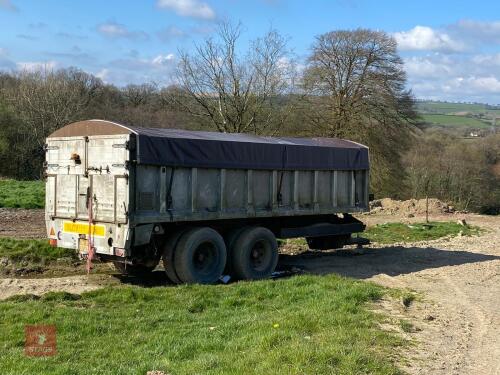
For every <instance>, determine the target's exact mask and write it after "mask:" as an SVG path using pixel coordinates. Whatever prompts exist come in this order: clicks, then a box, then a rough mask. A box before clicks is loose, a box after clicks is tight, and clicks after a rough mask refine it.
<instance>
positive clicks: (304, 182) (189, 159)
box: [46, 120, 369, 281]
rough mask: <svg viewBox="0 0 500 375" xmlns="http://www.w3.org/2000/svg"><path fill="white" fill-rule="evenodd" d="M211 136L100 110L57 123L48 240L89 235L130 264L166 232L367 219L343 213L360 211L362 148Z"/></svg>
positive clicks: (329, 229) (347, 224)
mask: <svg viewBox="0 0 500 375" xmlns="http://www.w3.org/2000/svg"><path fill="white" fill-rule="evenodd" d="M211 134H212V133H207V132H186V131H174V130H171V129H161V130H155V129H140V128H133V127H126V126H122V125H119V124H115V123H112V122H108V121H102V120H89V121H82V122H77V123H73V124H70V125H67V126H66V127H64V128H61V129H60V130H58V131H56V132H55V133H53V134H52V135H51V136H49V137H48V139H47V146H46V149H47V151H46V176H47V183H46V223H47V233H48V236H49V238H50V239H51V240H52V242H53V243H54V244H55V243H57V246H61V247H68V248H74V249H78V250H79V251H80V253H82V254H83V255H85V254H86V252H87V249H88V246H89V241H90V242H91V244H92V246H93V248H94V250H95V252H96V254H97V256H98V257H100V258H101V259H103V260H110V261H114V262H116V263H122V264H123V265H128V266H129V267H130V268H131V267H133V266H134V265H140V264H142V265H146V264H147V265H148V266H152V265H153V264H155V263H157V262H158V260H159V259H160V257H161V256H162V254H163V252H164V250H163V249H164V248H165V247H168V244H166V243H167V242H168V241H171V237H172V236H173V234H174V233H177V232H181V231H185V230H187V229H190V228H195V227H209V228H212V229H213V230H214V231H217V232H218V233H219V234H220V235H221V236H222V237H224V239H225V240H226V244H227V246H229V244H228V243H227V241H228V240H227V236H229V234H231V233H233V232H236V231H237V230H238V229H239V228H246V227H249V226H253V227H257V226H258V227H263V228H266V229H267V230H269V231H270V232H272V233H273V235H274V236H276V237H278V238H288V237H297V236H307V237H309V238H311V239H314V238H323V239H324V238H334V236H337V237H338V236H344V238H345V236H350V233H353V232H359V231H362V230H363V229H364V226H363V225H362V224H361V223H360V222H358V221H357V220H355V219H353V218H352V217H351V216H350V215H349V213H356V212H363V211H367V210H368V177H369V170H368V162H367V157H368V156H367V155H368V151H367V149H366V147H364V146H362V145H359V144H356V143H353V142H348V141H342V140H325V139H320V140H321V143H320V145H321V146H318V142H316V143H314V144H309V143H308V142H310V141H309V140H299V141H300V142H297V141H295V140H294V139H292V138H280V139H273V138H264V137H263V138H260V137H251V136H243V138H238V142H239V143H235V142H233V141H232V140H233V138H231V137H233V136H232V135H231V136H229V135H228V136H223V135H217V134H215V135H213V136H212V135H211ZM234 139H236V138H234ZM241 139H243V141H241ZM326 141H328V142H327V143H325V142H326ZM215 142H218V143H215ZM228 142H232V145H235V147H233V148H228V147H229V146H230V144H229V143H228ZM332 142H335V143H332ZM331 145H334V146H335V147H332V146H331ZM210 147H212V148H210ZM231 147H232V146H231ZM255 147H263V148H262V149H257V152H255ZM346 149H347V151H348V152H349V154H347V153H344V151H345V150H346ZM220 150H222V151H223V152H222V153H220V154H219V152H220ZM290 150H291V151H290ZM322 153H323V154H322ZM263 155H265V160H264V159H262V163H261V162H260V159H259V158H262V157H263ZM345 155H347V156H346V157H345V158H344V159H345V160H344V159H342V158H343V157H344V156H345ZM302 156H303V157H302ZM318 156H319V158H318ZM360 158H361V159H362V160H361V159H360ZM325 159H328V160H329V161H325ZM340 159H342V160H341V161H340V162H339V163H337V162H338V160H340ZM235 160H236V162H235ZM335 163H337V164H338V165H337V166H336V165H335ZM316 165H317V168H315V166H316ZM238 166H241V167H238ZM262 166H264V167H262ZM349 166H353V168H352V169H348V168H349ZM296 168H297V169H296ZM299 168H300V169H299ZM337 214H341V215H337ZM177 237H179V236H177ZM337 237H335V238H337ZM316 243H318V242H317V241H316ZM325 246H327V245H325V244H324V245H323V247H321V246H319V247H318V248H324V247H325ZM125 267H126V266H125ZM181 279H182V278H181ZM181 281H182V280H181Z"/></svg>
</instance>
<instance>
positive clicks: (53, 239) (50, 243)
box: [49, 238, 57, 247]
mask: <svg viewBox="0 0 500 375" xmlns="http://www.w3.org/2000/svg"><path fill="white" fill-rule="evenodd" d="M49 245H50V246H52V247H57V240H56V239H55V238H51V239H50V240H49Z"/></svg>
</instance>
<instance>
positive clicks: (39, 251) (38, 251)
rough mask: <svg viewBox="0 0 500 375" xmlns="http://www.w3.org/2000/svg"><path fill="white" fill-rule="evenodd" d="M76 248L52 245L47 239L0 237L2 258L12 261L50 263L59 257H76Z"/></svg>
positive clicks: (0, 256) (0, 255) (0, 254)
mask: <svg viewBox="0 0 500 375" xmlns="http://www.w3.org/2000/svg"><path fill="white" fill-rule="evenodd" d="M75 256H76V255H75V250H71V249H63V248H60V247H51V246H50V245H49V243H48V241H47V240H46V239H43V240H18V239H13V238H0V258H4V257H5V258H8V259H9V260H10V261H12V262H21V261H25V262H29V263H37V264H41V265H43V264H48V263H50V262H54V261H56V260H57V259H59V258H64V257H70V258H73V257H75Z"/></svg>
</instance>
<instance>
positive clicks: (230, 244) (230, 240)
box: [224, 226, 249, 275]
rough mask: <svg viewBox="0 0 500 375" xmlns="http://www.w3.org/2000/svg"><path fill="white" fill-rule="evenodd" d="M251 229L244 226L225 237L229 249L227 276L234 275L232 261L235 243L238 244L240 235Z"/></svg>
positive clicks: (225, 270) (225, 271)
mask: <svg viewBox="0 0 500 375" xmlns="http://www.w3.org/2000/svg"><path fill="white" fill-rule="evenodd" d="M248 228H249V227H247V226H244V227H239V228H235V229H233V230H231V231H229V232H228V233H227V234H226V235H225V236H224V241H225V243H226V249H227V259H228V260H227V261H226V268H225V269H224V273H225V274H229V275H232V274H233V270H232V264H231V259H232V255H231V252H232V251H233V249H234V243H235V242H236V240H237V239H238V238H239V236H240V234H241V233H242V232H243V231H244V230H246V229H248Z"/></svg>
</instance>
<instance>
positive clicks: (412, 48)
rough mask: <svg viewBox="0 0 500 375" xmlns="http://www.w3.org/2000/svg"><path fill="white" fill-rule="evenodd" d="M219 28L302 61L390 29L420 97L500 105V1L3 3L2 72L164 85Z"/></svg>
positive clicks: (45, 0)
mask: <svg viewBox="0 0 500 375" xmlns="http://www.w3.org/2000/svg"><path fill="white" fill-rule="evenodd" d="M220 20H232V21H234V22H238V21H241V22H242V23H243V25H244V27H245V33H244V36H243V42H244V43H245V42H246V41H248V40H251V39H253V38H256V37H258V36H261V35H262V34H263V33H265V32H266V31H267V30H269V28H270V27H273V28H275V29H277V30H278V31H279V32H281V33H282V34H283V35H285V36H287V37H288V38H289V46H290V47H291V48H292V49H293V50H294V52H295V54H296V56H297V58H298V60H299V61H300V60H302V61H304V60H305V59H306V57H307V54H308V52H309V48H310V45H311V43H312V41H313V39H314V36H315V35H318V34H321V33H324V32H327V31H331V30H335V29H353V28H358V27H364V28H372V29H379V30H384V31H386V32H388V33H390V34H392V35H394V37H395V38H396V40H397V41H398V43H399V50H400V53H401V55H402V56H403V58H404V60H405V67H406V70H407V73H408V84H409V87H410V88H412V89H413V91H414V93H415V95H416V96H417V97H419V98H429V99H442V100H457V101H482V102H488V103H492V104H497V103H500V1H476V2H472V1H459V0H456V1H436V0H434V1H427V0H420V1H381V0H378V1H375V0H336V1H326V0H322V1H319V0H318V1H312V0H310V1H285V0H253V1H250V0H247V1H243V0H141V1H139V0H136V1H132V0H130V1H125V0H121V1H117V0H101V1H95V0H87V1H79V0H73V1H70V0H58V1H56V0H43V1H42V0H37V1H35V0H24V1H22V0H0V69H1V70H19V69H39V68H40V67H42V66H44V67H49V68H58V67H68V66H76V67H79V68H81V69H83V70H86V71H88V72H91V73H93V74H96V75H98V76H99V77H100V78H102V79H103V80H104V81H105V82H109V83H114V84H117V85H126V84H128V83H140V82H146V81H155V82H157V83H159V84H162V85H164V84H168V83H169V82H171V79H172V72H173V69H174V67H175V64H176V59H177V56H178V51H179V49H184V50H189V49H190V48H192V46H193V43H195V42H200V41H202V40H203V39H204V38H206V37H208V36H210V35H211V33H213V30H214V28H215V26H216V24H217V22H218V21H220Z"/></svg>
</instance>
